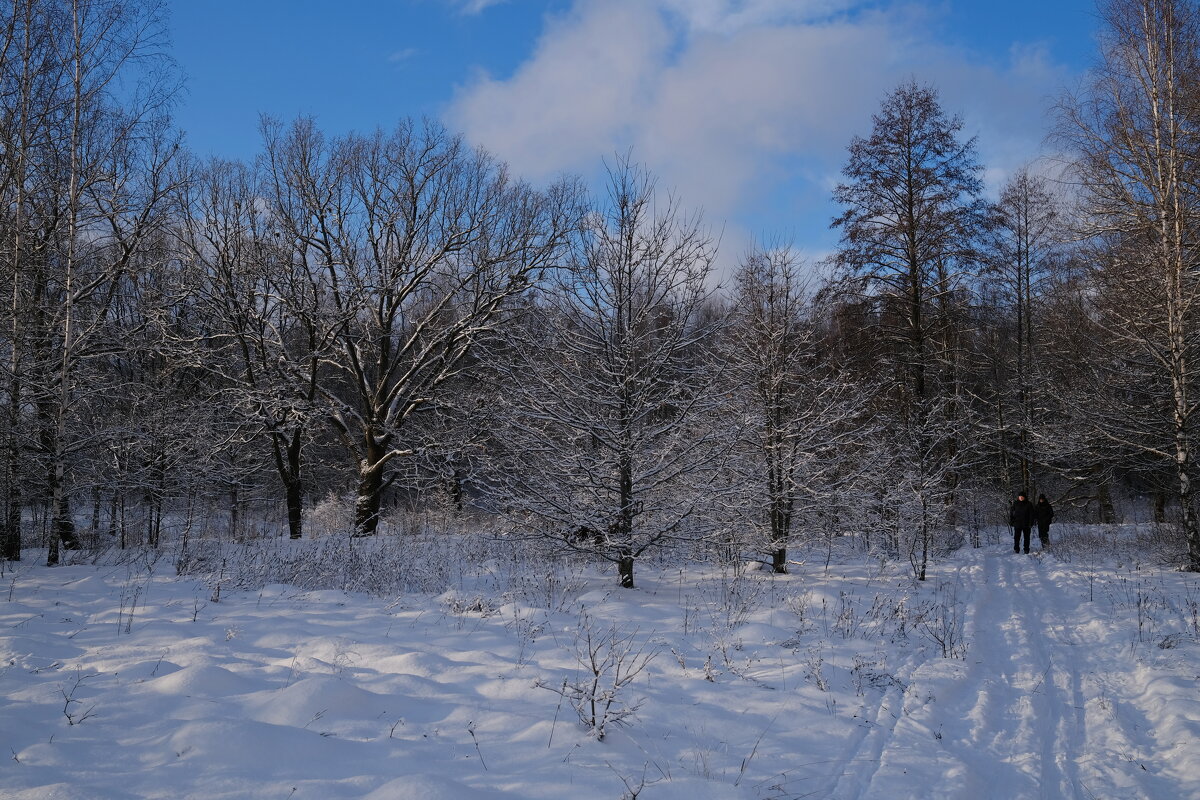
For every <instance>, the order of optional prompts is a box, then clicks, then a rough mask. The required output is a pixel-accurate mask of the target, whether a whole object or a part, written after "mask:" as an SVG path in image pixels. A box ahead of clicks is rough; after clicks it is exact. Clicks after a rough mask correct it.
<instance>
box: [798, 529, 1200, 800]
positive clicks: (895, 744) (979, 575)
mask: <svg viewBox="0 0 1200 800" xmlns="http://www.w3.org/2000/svg"><path fill="white" fill-rule="evenodd" d="M1050 570H1055V571H1056V574H1055V576H1053V577H1051V576H1049V575H1048V572H1049V571H1050ZM949 580H952V581H957V582H958V583H959V585H960V586H966V587H969V588H971V589H972V590H973V591H972V593H971V595H970V596H969V599H968V610H967V615H968V616H967V624H966V627H965V630H966V638H967V641H969V642H970V649H969V650H968V652H967V658H966V660H965V661H958V660H953V659H944V658H940V657H939V656H938V655H936V654H935V655H933V656H931V655H930V654H929V653H926V654H925V655H923V656H921V655H914V656H913V657H912V658H910V660H909V661H908V662H907V663H905V664H903V665H901V666H900V668H899V669H897V670H896V679H897V682H896V683H894V684H893V685H892V686H890V687H888V689H887V690H886V691H884V692H883V693H882V695H877V697H878V698H879V703H878V705H877V706H875V707H874V708H873V709H871V708H869V707H868V708H864V709H863V711H862V716H863V721H862V723H861V724H860V725H859V728H858V730H856V731H855V733H854V734H853V735H852V736H851V737H850V738H849V740H848V741H847V743H846V746H845V747H844V748H843V750H842V752H841V754H840V757H839V758H838V759H837V760H836V761H835V763H834V764H833V766H832V769H831V771H830V772H828V773H827V775H826V778H825V779H824V781H822V784H821V788H820V790H819V791H818V792H817V793H816V794H814V795H812V796H821V797H831V798H839V799H844V800H885V799H887V800H891V799H892V798H897V797H917V796H920V797H923V798H946V799H947V800H949V799H950V798H973V799H974V798H989V799H990V798H995V799H996V800H1001V798H1003V800H1050V799H1051V798H1053V799H1054V800H1058V799H1060V798H1061V799H1062V800H1095V798H1113V799H1117V798H1120V799H1122V800H1124V799H1126V798H1127V799H1128V800H1157V798H1164V799H1165V798H1172V799H1173V798H1178V797H1185V796H1189V795H1188V791H1189V787H1188V786H1187V785H1180V784H1177V783H1173V782H1172V781H1171V780H1170V779H1169V778H1168V777H1167V776H1166V774H1165V773H1164V769H1163V767H1164V766H1166V765H1165V764H1163V763H1153V762H1154V759H1151V758H1147V757H1145V754H1146V753H1159V752H1163V743H1161V742H1157V741H1156V740H1155V735H1154V734H1155V731H1154V725H1153V723H1152V721H1151V719H1150V717H1148V716H1147V714H1146V713H1145V712H1144V711H1143V710H1142V709H1141V708H1140V707H1139V704H1138V698H1137V697H1136V696H1130V693H1131V691H1132V689H1131V688H1127V686H1126V684H1127V676H1128V674H1129V673H1130V672H1131V671H1132V670H1134V669H1135V668H1136V667H1137V662H1136V660H1135V659H1134V658H1133V656H1132V653H1131V651H1130V648H1128V647H1126V651H1125V653H1124V654H1115V653H1114V652H1113V648H1114V646H1115V645H1114V643H1111V642H1106V641H1103V637H1102V636H1101V637H1099V638H1097V637H1096V636H1095V635H1092V636H1090V638H1087V639H1086V640H1085V639H1084V638H1082V637H1081V635H1080V634H1078V632H1077V631H1078V626H1077V622H1078V621H1079V620H1081V619H1082V618H1083V617H1082V616H1081V615H1080V614H1079V607H1080V604H1081V603H1084V602H1086V591H1085V588H1084V587H1085V583H1084V581H1085V579H1084V578H1083V577H1082V576H1081V575H1079V574H1078V573H1077V572H1076V571H1075V570H1073V569H1067V568H1063V567H1062V565H1061V564H1059V563H1058V562H1056V561H1054V560H1052V557H1043V556H1041V555H1039V554H1035V555H1032V556H1027V555H1024V554H1014V553H1010V552H1007V551H1005V552H995V551H986V550H983V551H979V555H978V557H977V558H976V559H974V560H973V561H972V562H969V563H967V564H965V565H962V566H960V567H958V568H957V569H956V570H955V571H954V574H953V576H952V577H951V578H949ZM1122 659H1124V660H1126V661H1127V662H1128V669H1124V670H1122V669H1119V668H1114V662H1116V663H1117V664H1119V663H1120V660H1122ZM1089 697H1090V698H1091V699H1090V700H1089V699H1087V698H1089ZM931 756H934V757H931ZM1159 761H1162V759H1159ZM902 787H910V789H911V790H912V791H917V789H918V787H921V788H920V790H919V791H920V793H919V795H918V794H911V793H906V791H908V789H906V788H902ZM1191 788H1194V786H1193V787H1191Z"/></svg>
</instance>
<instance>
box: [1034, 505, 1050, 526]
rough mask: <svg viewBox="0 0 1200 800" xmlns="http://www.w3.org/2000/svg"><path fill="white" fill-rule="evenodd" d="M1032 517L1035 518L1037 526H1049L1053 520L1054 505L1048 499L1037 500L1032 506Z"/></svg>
mask: <svg viewBox="0 0 1200 800" xmlns="http://www.w3.org/2000/svg"><path fill="white" fill-rule="evenodd" d="M1033 518H1034V519H1036V520H1037V524H1038V527H1039V528H1049V527H1050V523H1051V522H1053V521H1054V506H1052V505H1050V501H1048V500H1038V501H1037V505H1036V506H1034V507H1033Z"/></svg>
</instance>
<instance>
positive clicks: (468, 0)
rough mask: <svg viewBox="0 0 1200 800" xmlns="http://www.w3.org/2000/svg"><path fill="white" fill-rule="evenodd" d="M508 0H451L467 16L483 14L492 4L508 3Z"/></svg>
mask: <svg viewBox="0 0 1200 800" xmlns="http://www.w3.org/2000/svg"><path fill="white" fill-rule="evenodd" d="M506 2H508V0H450V4H451V5H453V6H454V7H455V8H457V9H458V10H459V12H460V13H462V14H466V15H467V16H474V15H475V14H482V13H483V12H484V11H485V10H487V9H489V8H491V7H492V6H498V5H500V4H501V3H506Z"/></svg>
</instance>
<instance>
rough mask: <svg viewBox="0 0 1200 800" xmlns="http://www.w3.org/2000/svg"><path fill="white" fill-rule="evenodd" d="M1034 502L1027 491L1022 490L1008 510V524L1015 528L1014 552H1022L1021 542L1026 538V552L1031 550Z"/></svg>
mask: <svg viewBox="0 0 1200 800" xmlns="http://www.w3.org/2000/svg"><path fill="white" fill-rule="evenodd" d="M1033 519H1034V513H1033V503H1031V502H1029V499H1028V498H1027V497H1026V495H1025V492H1024V491H1022V492H1021V493H1020V494H1018V495H1017V499H1016V500H1014V501H1013V504H1012V509H1010V510H1009V512H1008V524H1009V525H1011V526H1012V529H1013V552H1014V553H1019V552H1021V543H1022V540H1024V544H1025V552H1026V553H1028V552H1029V534H1030V532H1031V531H1032V529H1033Z"/></svg>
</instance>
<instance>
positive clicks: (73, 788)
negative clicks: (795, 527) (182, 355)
mask: <svg viewBox="0 0 1200 800" xmlns="http://www.w3.org/2000/svg"><path fill="white" fill-rule="evenodd" d="M40 556H42V554H40V553H38V551H36V550H34V551H28V552H27V553H26V560H25V561H23V562H21V563H19V564H15V565H13V564H10V565H7V566H6V568H5V569H6V571H5V573H4V575H3V582H2V583H0V757H2V758H0V797H4V798H8V799H9V800H50V799H51V798H55V799H56V800H98V799H99V798H204V799H205V800H220V799H221V798H272V799H273V800H274V799H275V798H278V799H279V800H301V799H302V798H315V799H316V800H333V799H334V798H370V799H371V800H517V799H519V798H528V799H529V800H535V799H539V800H540V799H543V798H544V799H545V800H559V799H560V798H567V797H569V798H572V799H573V800H588V799H589V798H604V800H614V798H620V797H634V796H636V797H639V798H643V800H727V799H737V798H810V797H811V798H845V799H848V800H852V799H854V798H862V799H864V800H865V799H866V798H880V799H881V800H882V799H883V798H887V799H888V800H895V799H896V798H973V799H980V798H997V799H999V798H1004V800H1014V799H1015V798H1080V799H1081V800H1082V799H1083V798H1087V799H1089V800H1090V799H1091V798H1108V799H1111V798H1155V799H1159V798H1161V799H1162V800H1173V799H1175V798H1200V692H1198V691H1197V687H1198V685H1200V683H1198V682H1200V635H1198V634H1200V628H1198V626H1200V612H1198V604H1200V583H1198V576H1196V575H1193V574H1188V573H1182V572H1175V571H1171V570H1169V569H1164V568H1161V567H1157V566H1148V565H1146V564H1136V563H1115V561H1110V563H1105V564H1100V563H1094V562H1091V563H1083V562H1081V561H1080V560H1078V559H1074V560H1072V561H1066V560H1061V559H1059V558H1056V557H1055V555H1054V554H1053V552H1050V553H1045V554H1035V555H1030V556H1026V555H1014V554H1013V553H1012V552H1011V551H1010V550H1009V549H1008V548H1007V547H1006V546H1005V545H1004V544H1003V543H1001V544H996V543H992V544H988V545H986V546H984V547H982V548H978V549H973V548H969V547H968V548H963V549H961V550H958V551H956V552H954V553H951V554H949V555H946V556H944V557H939V559H937V560H936V561H935V563H934V570H933V572H932V573H931V576H930V580H928V581H926V582H924V583H917V582H914V581H912V580H911V577H910V576H909V570H908V565H907V563H905V562H899V563H888V562H880V561H878V560H868V559H867V558H866V557H862V558H857V559H854V558H846V559H843V561H844V563H839V562H838V561H837V560H835V561H834V562H833V563H831V564H829V565H828V567H827V566H826V564H825V563H824V561H823V560H822V561H819V560H816V557H815V555H814V558H813V560H811V561H809V562H808V563H799V564H795V565H793V571H792V573H791V574H789V575H784V576H772V575H770V574H768V573H767V572H765V571H734V570H732V569H727V570H721V569H719V568H716V567H711V566H704V567H694V566H684V567H675V568H668V567H657V568H648V567H644V566H643V567H640V568H639V573H638V588H637V589H634V590H621V589H619V588H616V587H615V586H614V585H613V584H614V579H613V576H612V575H610V574H604V573H602V571H600V570H598V569H597V570H588V569H582V568H581V569H580V570H579V571H578V572H576V573H574V574H572V575H565V576H564V575H556V576H545V577H539V578H538V580H539V581H540V583H539V584H537V585H538V586H539V587H540V588H538V590H537V591H527V592H523V593H522V592H512V591H505V592H494V593H492V594H489V586H491V585H493V584H489V583H488V582H487V581H484V580H479V581H478V582H477V583H476V584H472V583H471V582H470V581H468V580H465V579H464V581H463V584H462V587H461V588H459V589H456V590H455V591H453V592H449V593H447V594H445V595H442V596H440V597H430V596H425V595H416V594H413V595H403V596H399V597H394V598H389V599H379V598H374V597H369V596H367V595H356V594H348V593H343V592H340V591H304V590H301V589H298V588H295V587H291V586H284V585H271V586H267V587H265V588H263V589H261V590H260V591H243V592H235V591H224V592H222V593H221V595H220V596H219V600H218V602H213V591H212V589H211V587H210V586H207V585H204V584H202V583H201V582H198V581H196V580H195V579H187V578H178V577H175V576H174V575H173V574H171V573H172V570H171V569H170V568H169V565H166V564H164V563H163V561H165V560H163V561H160V562H159V566H158V567H157V568H151V567H149V566H146V564H145V563H142V564H141V565H140V566H139V565H137V564H135V563H129V564H124V565H118V566H112V565H108V566H96V565H74V566H60V567H55V568H47V567H44V566H41V565H40V562H37V561H35V560H36V559H38V558H39V557H40ZM589 629H590V630H591V631H592V633H593V638H594V640H598V641H603V640H604V636H605V634H607V633H612V632H615V633H616V634H617V636H618V638H625V637H627V638H628V641H629V643H630V645H632V646H635V647H636V648H639V649H640V651H641V652H642V653H643V654H646V655H650V654H653V659H652V660H651V661H650V662H649V664H648V665H646V667H645V669H644V670H643V671H642V672H641V673H639V674H637V675H636V676H635V677H634V679H633V680H632V681H631V682H630V683H628V684H626V685H623V686H621V687H620V688H619V689H618V690H617V692H616V694H617V699H618V704H619V705H623V706H624V707H626V708H630V707H633V706H635V705H637V704H638V703H640V707H639V708H638V710H637V711H636V713H635V714H634V715H633V716H631V717H628V718H627V719H625V721H624V722H625V724H623V725H620V726H616V725H613V726H609V727H608V729H607V731H606V733H607V735H606V736H604V738H603V739H598V738H596V737H595V736H594V735H593V734H592V732H591V731H589V730H588V729H587V728H586V727H585V726H584V725H583V724H582V723H581V721H580V717H579V715H578V714H577V713H576V710H575V709H574V708H573V704H572V699H571V698H570V697H566V698H564V697H563V696H562V695H561V694H560V693H558V692H556V691H554V689H556V688H557V689H560V690H561V689H562V686H563V683H564V681H566V682H568V683H571V682H576V683H578V682H580V681H581V680H582V678H584V677H585V671H584V670H583V668H582V666H581V663H580V658H579V657H580V656H585V655H586V646H584V645H582V644H581V642H582V640H583V633H584V632H586V631H587V630H589ZM617 652H618V651H611V652H609V655H613V654H615V653H617ZM636 652H637V651H636V650H634V651H629V652H628V653H627V654H626V655H625V657H624V663H625V666H627V667H628V666H631V665H632V663H633V661H632V659H633V656H634V654H635V653H636ZM603 654H604V653H601V655H603ZM584 660H586V658H585V659H584ZM606 677H607V678H609V679H610V682H611V674H606Z"/></svg>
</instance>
